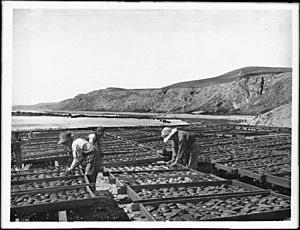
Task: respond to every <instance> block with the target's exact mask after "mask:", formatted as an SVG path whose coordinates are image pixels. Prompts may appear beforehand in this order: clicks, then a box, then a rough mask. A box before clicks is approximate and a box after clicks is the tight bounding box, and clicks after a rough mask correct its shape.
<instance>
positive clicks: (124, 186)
mask: <svg viewBox="0 0 300 230" xmlns="http://www.w3.org/2000/svg"><path fill="white" fill-rule="evenodd" d="M205 175H209V176H210V177H212V178H213V179H214V180H216V181H224V180H225V179H223V178H221V177H218V176H215V175H212V174H205V173H201V172H198V174H197V175H188V176H186V177H189V178H191V179H192V180H195V181H196V180H197V179H198V178H199V177H201V176H205ZM179 176H180V175H175V176H166V177H164V178H166V179H171V178H177V177H179ZM111 178H112V179H114V178H115V183H116V185H117V186H118V193H119V194H125V193H126V192H127V187H128V186H133V185H130V184H127V183H123V182H121V181H120V180H119V179H118V178H117V177H115V176H114V175H112V177H111ZM139 178H149V179H153V178H159V177H158V176H150V177H147V176H143V177H139ZM190 183H195V182H190ZM178 184H183V183H178ZM160 185H164V184H160ZM134 186H135V185H134Z"/></svg>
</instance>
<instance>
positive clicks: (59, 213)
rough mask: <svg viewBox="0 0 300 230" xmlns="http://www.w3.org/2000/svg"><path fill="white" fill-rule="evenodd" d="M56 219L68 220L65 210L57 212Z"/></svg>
mask: <svg viewBox="0 0 300 230" xmlns="http://www.w3.org/2000/svg"><path fill="white" fill-rule="evenodd" d="M58 221H60V222H67V221H68V218H67V212H66V210H63V211H59V212H58Z"/></svg>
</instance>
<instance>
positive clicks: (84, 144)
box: [70, 138, 96, 169]
mask: <svg viewBox="0 0 300 230" xmlns="http://www.w3.org/2000/svg"><path fill="white" fill-rule="evenodd" d="M95 150H96V148H95V146H94V145H93V144H91V143H90V142H88V141H87V140H85V139H82V138H78V139H76V140H75V141H73V143H72V154H73V162H72V164H71V166H70V168H71V169H73V168H74V166H75V164H76V163H77V162H78V161H79V160H80V159H82V158H84V157H86V155H87V154H88V153H91V152H94V151H95Z"/></svg>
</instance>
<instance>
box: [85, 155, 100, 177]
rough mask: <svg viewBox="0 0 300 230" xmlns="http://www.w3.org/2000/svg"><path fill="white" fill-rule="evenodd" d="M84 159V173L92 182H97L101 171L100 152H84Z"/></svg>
mask: <svg viewBox="0 0 300 230" xmlns="http://www.w3.org/2000/svg"><path fill="white" fill-rule="evenodd" d="M83 157H84V160H83V162H82V164H81V165H82V166H83V167H85V171H84V174H85V175H86V176H87V177H88V179H89V181H90V183H96V179H97V175H98V172H99V167H100V165H99V159H98V152H97V151H96V150H95V151H93V152H89V153H88V154H83Z"/></svg>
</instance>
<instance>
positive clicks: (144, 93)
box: [39, 67, 292, 115]
mask: <svg viewBox="0 0 300 230" xmlns="http://www.w3.org/2000/svg"><path fill="white" fill-rule="evenodd" d="M291 89H292V69H291V68H273V67H246V68H241V69H237V70H234V71H231V72H228V73H225V74H223V75H220V76H217V77H214V78H208V79H203V80H196V81H187V82H181V83H176V84H173V85H169V86H166V87H163V88H160V89H122V88H115V87H114V88H107V89H100V90H95V91H93V92H90V93H87V94H79V95H77V96H76V97H74V98H72V99H67V100H64V101H61V102H59V103H57V104H53V105H51V106H50V107H51V109H52V110H53V111H56V110H64V111H66V110H70V111H80V110H82V111H83V110H85V111H86V110H90V111H116V112H164V113H192V112H196V111H203V113H204V114H243V115H260V114H263V113H265V112H268V111H270V110H273V109H275V108H277V107H280V106H282V105H285V104H288V103H290V102H291V99H292V90H291ZM39 108H41V106H39Z"/></svg>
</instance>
